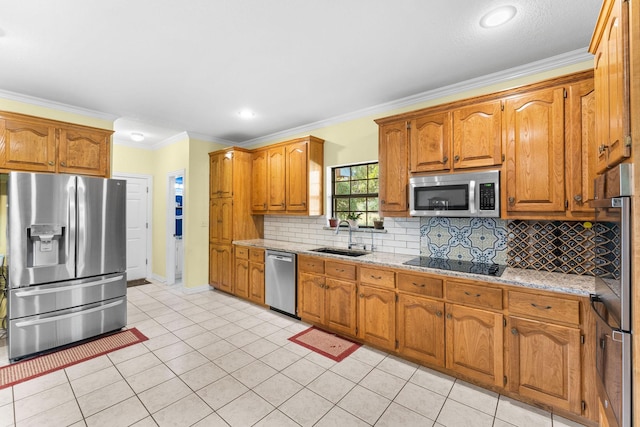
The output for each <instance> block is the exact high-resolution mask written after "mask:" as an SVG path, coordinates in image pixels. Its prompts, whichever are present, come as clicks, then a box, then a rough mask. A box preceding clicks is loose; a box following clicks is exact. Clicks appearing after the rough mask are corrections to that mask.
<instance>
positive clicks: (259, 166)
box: [251, 150, 269, 213]
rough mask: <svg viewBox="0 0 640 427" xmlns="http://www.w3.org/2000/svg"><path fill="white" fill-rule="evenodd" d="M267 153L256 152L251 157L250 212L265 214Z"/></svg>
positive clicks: (267, 196) (264, 151) (267, 195)
mask: <svg viewBox="0 0 640 427" xmlns="http://www.w3.org/2000/svg"><path fill="white" fill-rule="evenodd" d="M267 177H268V168H267V151H266V150H262V151H256V152H254V153H253V154H252V155H251V210H252V211H253V212H260V213H263V212H266V211H267V207H268V206H267V200H268V199H269V194H268V192H267V182H268V181H267Z"/></svg>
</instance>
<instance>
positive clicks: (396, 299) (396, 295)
mask: <svg viewBox="0 0 640 427" xmlns="http://www.w3.org/2000/svg"><path fill="white" fill-rule="evenodd" d="M396 302H398V294H396Z"/></svg>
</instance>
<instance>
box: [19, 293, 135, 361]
mask: <svg viewBox="0 0 640 427" xmlns="http://www.w3.org/2000/svg"><path fill="white" fill-rule="evenodd" d="M126 323H127V297H126V296H125V297H121V298H115V299H111V300H107V301H104V302H100V303H96V304H89V305H85V306H82V307H75V308H71V309H68V310H62V311H56V312H54V313H46V314H42V315H38V316H31V317H25V318H21V319H14V320H9V327H8V334H7V337H8V344H9V360H12V361H13V360H15V359H18V358H22V357H24V356H28V355H30V354H33V353H39V352H41V351H45V350H49V349H52V348H55V347H59V346H62V345H65V344H71V343H72V342H75V341H80V340H84V339H87V338H91V337H94V336H96V335H100V334H103V333H105V332H111V331H115V330H118V329H121V328H123V327H124V326H125V325H126Z"/></svg>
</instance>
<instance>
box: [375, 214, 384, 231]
mask: <svg viewBox="0 0 640 427" xmlns="http://www.w3.org/2000/svg"><path fill="white" fill-rule="evenodd" d="M373 228H375V229H376V230H382V229H383V228H384V218H382V217H380V218H378V219H374V220H373Z"/></svg>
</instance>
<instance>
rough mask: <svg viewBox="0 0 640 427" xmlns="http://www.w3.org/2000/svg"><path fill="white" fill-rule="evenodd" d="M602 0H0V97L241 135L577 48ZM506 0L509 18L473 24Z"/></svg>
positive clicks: (152, 135) (228, 137)
mask: <svg viewBox="0 0 640 427" xmlns="http://www.w3.org/2000/svg"><path fill="white" fill-rule="evenodd" d="M601 3H602V1H601V0H440V1H432V0H269V1H266V0H188V1H184V0H183V1H179V0H133V1H132V0H108V1H95V0H94V1H91V0H89V1H87V0H57V1H51V0H20V1H16V0H0V97H5V98H11V97H13V98H16V97H18V98H20V97H24V98H25V99H31V98H29V97H35V98H37V99H39V100H45V102H52V103H56V104H58V105H59V104H62V106H61V108H65V106H73V107H75V108H80V109H87V110H92V111H95V112H99V113H104V114H106V116H107V117H111V118H114V119H115V118H119V119H118V120H117V121H116V124H115V127H116V131H117V132H116V140H118V139H120V140H121V141H126V140H127V139H128V134H129V133H130V132H131V131H139V132H143V133H145V134H146V135H147V139H146V141H145V143H149V144H153V143H155V142H158V141H162V140H163V139H167V138H169V137H171V136H172V135H175V134H178V133H181V132H184V131H186V132H189V134H192V135H194V136H195V137H198V138H204V139H208V140H216V141H219V142H231V143H236V144H242V143H250V142H256V141H259V140H260V139H261V138H262V139H264V138H266V137H268V136H270V135H274V134H285V133H286V132H287V131H293V130H294V129H296V128H297V129H300V128H303V127H304V126H307V125H309V124H312V123H316V122H321V121H327V120H331V119H336V118H339V117H341V116H345V115H348V114H352V113H354V112H358V111H365V110H367V109H371V108H372V107H374V106H379V105H382V104H389V103H392V102H394V101H396V100H400V99H403V98H405V97H408V96H412V95H416V94H420V93H424V92H429V91H433V90H435V89H438V88H443V87H446V86H449V85H452V84H455V83H459V82H464V81H467V80H470V79H475V78H478V77H481V76H487V75H490V74H492V73H496V72H499V71H502V70H507V69H512V68H514V67H521V66H523V65H526V64H531V63H533V62H536V61H540V60H543V59H546V58H550V57H556V56H559V57H562V56H563V55H565V54H570V55H573V56H572V57H576V54H577V53H579V54H580V55H583V56H579V55H578V57H580V58H581V59H582V60H584V59H585V58H587V57H586V55H585V54H586V48H587V46H588V45H589V41H590V38H591V34H592V31H593V28H594V26H595V22H596V18H597V15H598V12H599V10H600V5H601ZM504 4H511V5H514V6H515V7H516V8H517V14H516V16H515V18H514V19H513V20H511V21H510V22H508V23H507V24H506V25H504V26H502V27H498V28H494V29H485V28H482V27H480V25H479V21H480V18H481V17H482V16H483V15H484V14H485V13H486V12H488V11H489V10H492V9H494V8H496V7H498V6H502V5H504ZM59 106H60V105H59ZM243 108H250V109H252V110H254V111H255V118H253V119H252V120H243V119H241V118H240V117H239V116H238V112H239V111H240V110H241V109H243Z"/></svg>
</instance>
